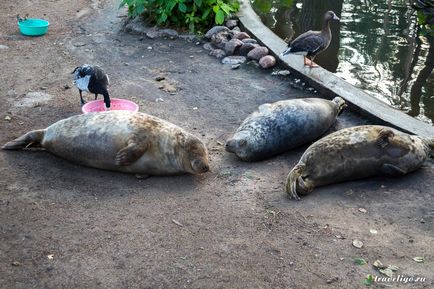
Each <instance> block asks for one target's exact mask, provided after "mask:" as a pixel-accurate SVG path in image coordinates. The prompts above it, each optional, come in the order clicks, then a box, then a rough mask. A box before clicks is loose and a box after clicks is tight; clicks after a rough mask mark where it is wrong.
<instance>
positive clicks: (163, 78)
mask: <svg viewBox="0 0 434 289" xmlns="http://www.w3.org/2000/svg"><path fill="white" fill-rule="evenodd" d="M165 79H166V78H165V77H164V76H162V75H159V76H157V77H155V80H156V81H162V80H165Z"/></svg>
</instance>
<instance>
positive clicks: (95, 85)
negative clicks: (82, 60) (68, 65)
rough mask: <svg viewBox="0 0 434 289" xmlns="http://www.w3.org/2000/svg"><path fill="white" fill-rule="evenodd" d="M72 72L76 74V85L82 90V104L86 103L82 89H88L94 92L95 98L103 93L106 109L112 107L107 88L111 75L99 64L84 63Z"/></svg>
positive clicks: (87, 90)
mask: <svg viewBox="0 0 434 289" xmlns="http://www.w3.org/2000/svg"><path fill="white" fill-rule="evenodd" d="M72 74H74V85H75V86H76V87H77V88H78V91H79V92H80V102H81V105H83V104H85V103H86V102H85V101H84V100H83V96H82V91H86V92H90V93H94V94H95V100H96V99H97V97H98V94H102V95H103V96H104V106H105V108H106V110H109V109H110V96H109V93H108V90H107V86H108V85H109V84H110V82H109V77H108V75H107V74H106V73H105V72H104V71H103V70H102V69H101V68H100V67H99V66H96V65H92V66H91V65H89V64H83V65H82V66H78V67H76V68H75V69H74V71H73V72H72Z"/></svg>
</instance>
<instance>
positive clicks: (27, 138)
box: [2, 129, 45, 150]
mask: <svg viewBox="0 0 434 289" xmlns="http://www.w3.org/2000/svg"><path fill="white" fill-rule="evenodd" d="M44 134H45V129H38V130H32V131H29V132H28V133H26V134H25V135H22V136H20V137H19V138H16V139H14V140H13V141H10V142H8V143H6V144H5V145H4V146H2V149H4V150H21V149H25V148H28V147H30V146H41V142H42V139H43V138H44Z"/></svg>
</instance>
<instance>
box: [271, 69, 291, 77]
mask: <svg viewBox="0 0 434 289" xmlns="http://www.w3.org/2000/svg"><path fill="white" fill-rule="evenodd" d="M272 74H273V75H282V76H286V75H290V74H291V72H290V71H289V70H279V71H276V72H273V73H272Z"/></svg>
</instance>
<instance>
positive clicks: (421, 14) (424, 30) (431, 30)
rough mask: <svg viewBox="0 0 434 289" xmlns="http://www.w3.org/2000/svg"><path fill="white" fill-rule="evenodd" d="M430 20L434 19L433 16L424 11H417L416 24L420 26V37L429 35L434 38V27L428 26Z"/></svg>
mask: <svg viewBox="0 0 434 289" xmlns="http://www.w3.org/2000/svg"><path fill="white" fill-rule="evenodd" d="M432 18H434V16H433V15H432V14H429V13H428V12H426V11H425V10H418V11H417V22H418V24H419V26H420V33H421V34H422V35H430V36H432V37H434V25H433V24H429V23H432Z"/></svg>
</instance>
